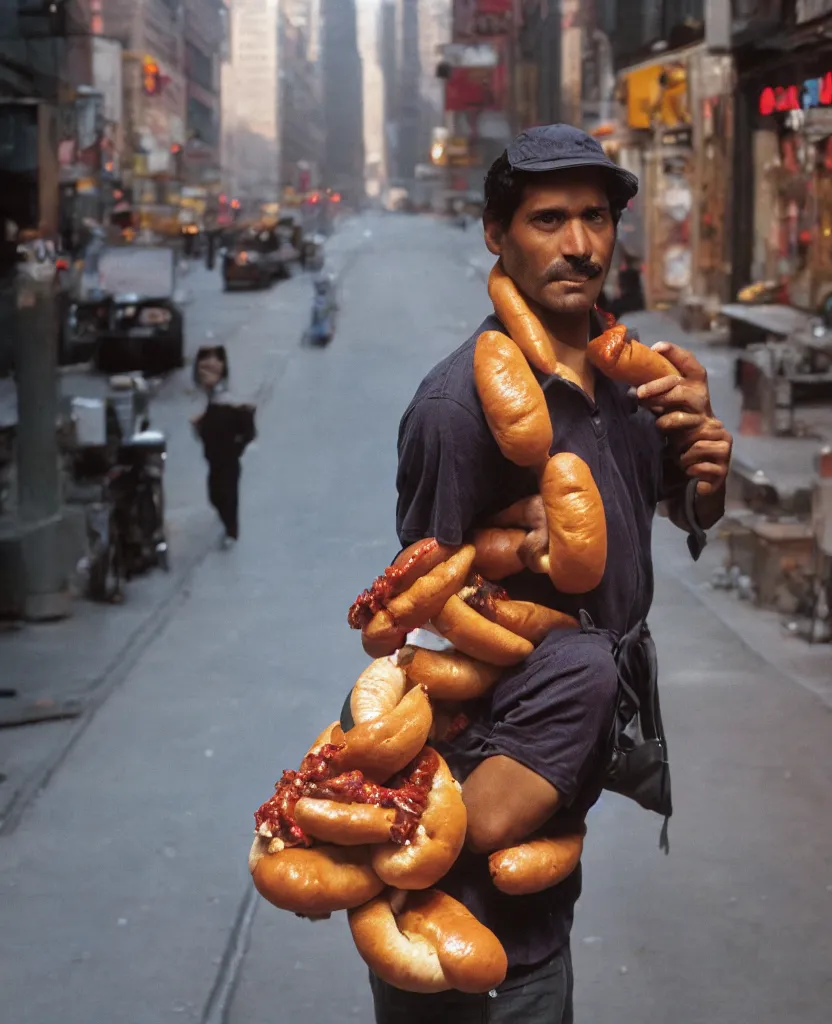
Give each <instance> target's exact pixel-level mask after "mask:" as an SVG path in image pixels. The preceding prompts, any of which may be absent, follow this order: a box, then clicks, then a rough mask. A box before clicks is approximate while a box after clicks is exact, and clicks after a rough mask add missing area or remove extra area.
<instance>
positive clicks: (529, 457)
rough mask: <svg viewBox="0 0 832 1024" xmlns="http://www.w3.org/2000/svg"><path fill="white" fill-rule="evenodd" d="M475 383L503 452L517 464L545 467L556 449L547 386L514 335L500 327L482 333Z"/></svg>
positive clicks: (476, 355)
mask: <svg viewBox="0 0 832 1024" xmlns="http://www.w3.org/2000/svg"><path fill="white" fill-rule="evenodd" d="M474 382H475V384H476V388H477V394H478V395H479V397H480V401H481V402H482V408H483V412H484V413H485V418H486V420H487V422H488V426H489V428H490V430H491V433H492V434H493V435H494V440H495V441H496V442H497V444H498V445H499V447H500V451H501V452H502V453H503V455H504V456H505V457H506V458H507V459H508V460H509V462H513V463H515V465H517V466H531V467H539V466H541V465H542V464H543V463H544V462H545V461H546V459H547V458H548V457H549V450H550V448H551V447H552V421H551V418H550V416H549V410H548V408H547V406H546V397H545V395H544V394H543V389H542V388H541V387H540V385H539V384H538V382H537V380H536V379H535V376H534V374H533V373H532V371H531V370H530V369H529V364H528V363H527V362H526V358H525V356H524V355H523V353H522V352H521V351H520V349H519V348H518V347H517V345H516V344H515V343H514V342H513V341H512V340H511V338H507V337H506V335H505V334H500V333H499V332H498V331H486V332H485V333H484V334H481V335H480V336H479V338H478V339H477V345H476V348H475V350H474Z"/></svg>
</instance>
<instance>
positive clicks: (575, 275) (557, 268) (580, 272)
mask: <svg viewBox="0 0 832 1024" xmlns="http://www.w3.org/2000/svg"><path fill="white" fill-rule="evenodd" d="M603 273H604V268H603V267H602V266H601V264H600V263H596V262H595V260H593V259H592V258H590V257H586V258H579V257H574V258H569V257H567V258H566V259H562V260H557V261H556V262H555V263H553V264H552V265H551V267H549V269H548V270H547V271H546V281H547V282H548V283H552V282H554V281H576V282H581V281H591V280H592V278H594V277H598V276H599V275H600V274H603Z"/></svg>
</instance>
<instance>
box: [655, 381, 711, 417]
mask: <svg viewBox="0 0 832 1024" xmlns="http://www.w3.org/2000/svg"><path fill="white" fill-rule="evenodd" d="M666 379H667V380H672V379H673V378H672V377H667V378H666ZM639 398H641V395H640V394H639ZM656 399H657V400H658V401H659V402H660V403H661V404H662V405H663V406H675V407H676V408H677V409H680V410H682V411H688V412H703V413H704V412H705V411H706V410H707V407H708V395H707V392H706V391H703V390H702V388H701V386H699V385H696V386H693V387H692V386H691V385H690V384H685V383H684V382H682V383H681V384H677V385H676V386H675V387H673V388H671V389H670V390H669V391H665V392H664V393H663V394H661V395H657V396H656ZM648 402H649V404H652V402H650V400H649V397H648Z"/></svg>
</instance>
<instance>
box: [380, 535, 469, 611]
mask: <svg viewBox="0 0 832 1024" xmlns="http://www.w3.org/2000/svg"><path fill="white" fill-rule="evenodd" d="M458 550H459V548H456V547H449V546H448V545H447V544H440V543H439V541H438V540H437V539H436V538H435V537H426V538H425V539H424V540H417V541H416V543H415V544H411V545H409V546H408V547H406V548H405V549H404V550H403V551H400V552H399V554H398V555H396V557H395V559H394V560H393V566H392V568H393V569H395V570H396V571H395V573H392V574H390V575H391V576H392V580H393V581H392V585H391V588H390V593H391V594H392V595H393V597H395V596H396V595H397V594H401V593H402V592H403V591H405V590H407V588H408V587H412V586H413V584H414V583H415V582H416V580H418V579H419V577H420V576H424V575H425V574H426V573H429V572H430V571H431V569H435V568H436V566H437V565H439V564H440V563H441V562H446V561H447V560H448V559H449V558H450V557H451V555H453V554H455V553H456V552H457V551H458Z"/></svg>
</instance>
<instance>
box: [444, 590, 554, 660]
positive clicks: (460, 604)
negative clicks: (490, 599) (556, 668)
mask: <svg viewBox="0 0 832 1024" xmlns="http://www.w3.org/2000/svg"><path fill="white" fill-rule="evenodd" d="M433 622H434V625H435V626H436V628H437V629H438V630H439V632H440V633H441V634H442V635H443V636H444V637H446V638H447V639H448V640H450V641H451V643H452V644H453V645H454V647H456V649H457V650H459V651H462V653H463V654H468V655H470V656H471V657H472V658H476V659H477V660H479V661H484V662H486V663H487V664H489V665H500V666H501V667H503V668H505V667H507V666H509V665H518V664H519V663H520V662H521V661H522V660H523V659H524V658H527V657H528V656H529V655H530V654H531V653H532V651H533V650H534V647H533V646H532V644H530V643H529V641H528V640H524V639H523V637H520V636H517V635H516V634H514V633H510V632H509V631H508V630H507V629H504V628H503V627H502V626H500V625H498V624H497V623H496V622H490V621H489V620H488V619H486V618H485V616H483V615H480V613H479V612H477V611H474V609H473V608H470V607H469V606H468V605H467V604H466V603H465V602H464V601H463V600H462V599H461V598H460V597H457V595H456V594H455V595H454V596H453V597H452V598H450V600H449V601H448V603H447V604H446V605H445V607H444V608H443V609H442V611H441V612H440V613H439V615H437V616H436V618H435V619H434V620H433Z"/></svg>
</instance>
